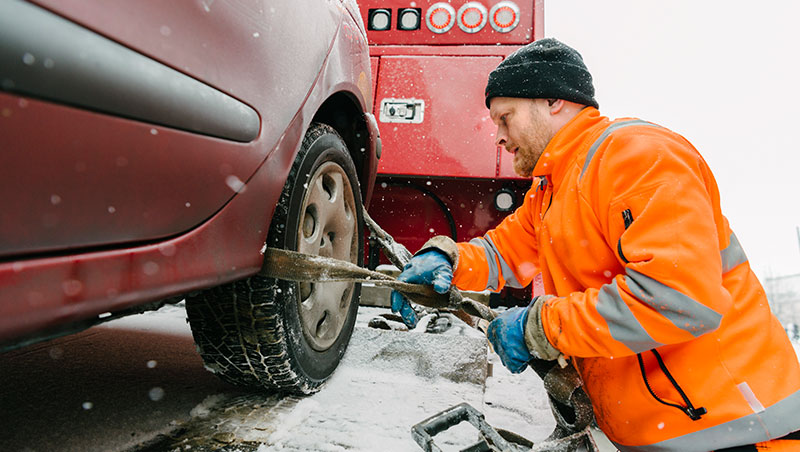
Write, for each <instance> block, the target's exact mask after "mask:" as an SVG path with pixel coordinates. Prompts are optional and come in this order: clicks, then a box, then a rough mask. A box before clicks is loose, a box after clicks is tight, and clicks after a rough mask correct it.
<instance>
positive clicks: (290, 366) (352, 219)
mask: <svg viewBox="0 0 800 452" xmlns="http://www.w3.org/2000/svg"><path fill="white" fill-rule="evenodd" d="M363 236H364V232H363V217H362V212H361V195H360V190H359V183H358V178H357V172H356V168H355V166H354V164H353V161H352V159H351V157H350V154H349V152H348V150H347V147H346V145H345V143H344V140H342V138H341V137H340V136H339V134H338V133H337V132H336V131H335V130H334V129H333V128H331V127H329V126H327V125H324V124H317V123H312V124H311V126H310V127H309V129H308V131H307V132H306V135H305V138H304V139H303V144H302V146H301V149H300V151H299V153H298V155H297V157H296V159H295V162H294V164H293V166H292V169H291V171H290V173H289V176H288V179H287V181H286V184H285V186H284V188H283V192H282V193H281V196H280V199H279V202H278V205H277V206H276V208H275V212H274V214H273V218H272V223H271V225H270V230H269V234H268V236H267V245H268V246H270V247H277V248H283V249H291V250H296V251H301V252H305V253H308V254H316V255H323V256H328V257H336V258H339V259H343V260H347V261H350V262H353V263H357V264H359V265H362V264H363V254H364V252H363ZM360 289H361V287H360V285H358V284H352V283H324V284H307V283H300V284H298V283H294V282H288V281H283V280H276V279H272V278H266V277H264V276H261V275H254V276H252V277H249V278H246V279H244V280H240V281H235V282H233V283H229V284H225V285H222V286H219V287H214V288H211V289H208V290H204V291H202V292H201V293H199V294H197V295H194V296H189V297H187V302H186V310H187V314H188V317H189V323H190V325H191V328H192V334H193V336H194V339H195V342H196V344H197V346H198V351H199V352H200V354H201V355H202V357H203V360H204V361H205V363H206V367H207V368H208V369H209V370H211V371H212V372H214V373H216V374H217V375H218V376H219V377H221V378H222V379H223V380H225V381H228V382H230V383H233V384H237V385H244V386H249V387H257V388H266V389H270V390H279V391H283V392H292V393H299V394H310V393H313V392H315V391H316V390H318V389H319V388H320V386H321V385H322V383H324V382H325V380H327V378H328V377H329V376H330V375H331V373H332V372H333V371H334V369H335V368H336V366H337V365H338V364H339V361H340V360H341V357H342V355H343V354H344V351H345V349H346V348H347V344H348V342H349V341H350V336H351V334H352V332H353V326H354V324H355V318H356V313H357V311H358V300H359V294H360Z"/></svg>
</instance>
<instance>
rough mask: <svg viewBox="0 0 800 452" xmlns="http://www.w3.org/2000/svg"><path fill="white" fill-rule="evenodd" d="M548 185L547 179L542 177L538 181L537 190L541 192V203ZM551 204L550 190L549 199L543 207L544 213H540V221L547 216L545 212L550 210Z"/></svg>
mask: <svg viewBox="0 0 800 452" xmlns="http://www.w3.org/2000/svg"><path fill="white" fill-rule="evenodd" d="M548 185H549V183H548V182H547V177H545V176H543V177H542V178H541V180H540V181H539V190H542V201H544V196H545V195H546V194H547V186H548ZM552 204H553V190H552V189H551V190H550V199H549V200H548V201H547V207H545V209H544V212H542V220H544V216H545V215H547V211H549V210H550V206H551V205H552Z"/></svg>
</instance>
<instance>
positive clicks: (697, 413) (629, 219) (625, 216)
mask: <svg viewBox="0 0 800 452" xmlns="http://www.w3.org/2000/svg"><path fill="white" fill-rule="evenodd" d="M622 221H623V223H625V230H627V229H628V228H629V227H630V226H631V224H632V223H633V213H631V209H625V210H623V211H622ZM617 252H618V253H619V257H620V258H621V259H622V260H623V261H624V262H625V263H626V264H627V263H628V259H627V258H626V257H625V255H624V254H622V237H620V238H619V240H618V241H617ZM650 352H651V353H653V355H654V356H655V357H656V361H657V362H658V367H659V368H660V369H661V371H662V372H664V375H666V376H667V379H668V380H669V382H670V383H671V384H672V386H673V387H674V388H675V389H676V390H677V391H678V394H680V396H681V398H682V399H683V401H684V403H686V406H681V405H678V404H676V403H670V402H667V401H665V400H663V399H661V398H660V397H659V396H657V395H656V393H655V392H654V391H653V388H651V387H650V382H649V381H647V374H646V373H645V371H644V359H643V358H642V354H641V353H637V354H636V359H638V360H639V371H640V372H641V373H642V380H644V385H645V386H646V387H647V391H648V392H649V393H650V395H651V396H653V398H654V399H656V401H657V402H659V403H661V404H663V405H667V406H671V407H674V408H677V409H679V410H681V411H683V412H684V414H686V415H687V416H689V419H691V420H693V421H696V420H698V419H700V418H701V417H702V416H703V415H704V414H706V413H707V412H708V410H706V409H705V408H704V407H700V408H695V407H694V405H692V401H691V400H689V397H688V396H687V395H686V393H685V392H684V391H683V389H682V388H681V387H680V385H679V384H678V382H677V381H675V378H674V377H673V376H672V374H671V373H670V371H669V369H667V365H666V364H665V363H664V360H663V359H662V358H661V354H659V353H658V351H656V349H652V350H650Z"/></svg>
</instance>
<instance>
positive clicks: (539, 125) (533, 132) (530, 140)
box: [514, 110, 551, 177]
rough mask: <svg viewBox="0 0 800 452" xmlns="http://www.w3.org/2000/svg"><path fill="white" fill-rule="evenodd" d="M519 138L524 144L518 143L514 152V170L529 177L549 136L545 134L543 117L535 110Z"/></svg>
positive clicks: (545, 126) (545, 128) (545, 127)
mask: <svg viewBox="0 0 800 452" xmlns="http://www.w3.org/2000/svg"><path fill="white" fill-rule="evenodd" d="M521 138H522V139H521V141H524V146H523V145H522V143H519V149H517V152H516V154H514V172H515V173H517V174H519V175H520V176H522V177H531V175H532V174H533V169H534V168H535V167H536V162H538V161H539V158H540V157H541V156H542V152H544V148H546V147H547V144H548V143H549V142H550V138H551V137H549V136H548V134H547V125H546V123H545V121H544V118H542V116H541V113H539V112H538V111H537V110H534V111H533V114H532V120H531V124H530V126H529V127H528V128H527V129H525V130H524V131H523V133H522V136H521Z"/></svg>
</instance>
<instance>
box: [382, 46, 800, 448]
mask: <svg viewBox="0 0 800 452" xmlns="http://www.w3.org/2000/svg"><path fill="white" fill-rule="evenodd" d="M486 105H487V107H489V110H490V115H491V118H492V120H493V121H494V122H495V124H496V125H497V145H498V146H503V147H504V148H505V149H506V150H507V151H508V152H510V153H512V154H513V155H514V169H515V171H516V172H517V173H518V174H520V175H522V176H528V177H529V176H533V184H532V187H531V189H530V191H529V192H528V193H527V195H526V196H525V200H524V202H523V204H522V206H521V207H519V208H518V209H517V210H516V211H515V212H514V213H512V214H511V215H509V216H508V217H507V218H506V219H505V220H504V221H503V222H502V223H501V224H500V225H498V226H497V228H495V229H493V230H491V231H489V232H487V233H486V235H485V236H484V237H480V238H475V239H473V240H471V241H470V242H468V243H454V242H453V241H452V240H449V239H448V238H446V237H434V238H433V239H431V241H429V242H428V243H427V244H426V245H425V246H423V248H422V250H420V252H418V253H417V255H416V256H415V257H414V258H413V259H412V260H411V262H410V263H409V265H407V266H406V269H405V270H404V271H403V273H402V274H401V276H400V279H402V280H405V281H409V282H414V283H426V284H432V285H433V286H434V288H435V289H436V290H437V291H439V292H446V291H447V290H448V289H449V287H450V285H451V284H454V285H455V286H457V287H458V288H460V289H464V290H485V289H491V290H500V289H502V288H503V287H504V286H506V285H508V286H510V287H525V286H527V285H528V284H529V283H530V282H531V280H532V279H533V278H534V277H535V276H536V275H537V274H541V277H542V280H543V282H544V288H545V292H546V293H547V295H546V296H538V297H535V298H534V300H533V301H532V302H531V304H530V305H529V306H528V307H517V308H511V309H508V310H506V311H505V312H504V313H503V314H502V315H500V316H499V317H498V318H497V319H495V320H494V321H493V322H492V323H491V324H490V325H489V330H488V336H489V340H490V341H491V342H492V345H493V346H494V349H495V351H496V352H497V353H498V354H499V355H500V357H501V359H502V361H503V364H504V365H505V366H506V367H508V368H509V369H510V370H511V371H512V372H521V371H523V370H524V369H525V368H526V366H527V364H528V362H530V361H531V360H532V359H541V360H554V359H556V358H557V357H558V356H559V355H562V354H563V355H564V356H566V357H568V358H570V360H571V363H572V365H574V366H575V368H576V369H577V370H578V373H579V374H580V376H581V378H582V379H583V385H584V389H585V391H586V393H587V394H588V395H589V398H590V399H591V401H592V406H593V410H594V413H595V417H596V420H597V423H598V425H599V426H600V428H601V429H602V430H603V432H604V433H606V435H607V436H608V437H609V439H611V441H613V442H614V443H615V444H616V445H617V446H618V447H619V449H620V450H623V451H681V452H686V451H709V450H724V449H726V448H732V449H730V450H736V451H755V450H800V364H798V360H797V356H796V355H795V353H794V350H793V348H792V346H791V344H790V342H789V339H788V337H787V335H786V333H785V331H784V330H783V328H782V327H781V325H780V323H779V322H778V320H777V319H776V318H775V317H774V316H773V315H772V313H771V312H770V309H769V305H768V303H767V299H766V296H765V294H764V290H763V288H762V287H761V284H760V283H759V281H758V279H757V278H756V276H755V274H754V273H753V272H752V270H751V269H750V266H749V264H748V261H747V257H746V256H745V253H744V250H743V249H742V247H741V245H740V244H739V242H738V240H737V239H736V236H735V235H734V234H733V232H732V230H731V229H730V227H729V225H728V221H727V219H726V218H725V217H724V216H723V215H722V212H721V210H720V201H719V192H718V189H717V185H716V182H715V180H714V177H713V175H712V174H711V170H710V169H709V168H708V165H707V164H706V162H705V161H704V160H703V158H702V157H701V156H700V154H699V153H698V152H697V150H695V149H694V147H693V146H692V145H691V144H690V143H689V142H688V141H687V140H686V139H685V138H683V137H682V136H680V135H678V134H676V133H674V132H671V131H669V130H667V129H665V128H663V127H660V126H658V125H656V124H652V123H649V122H645V121H642V120H638V119H620V120H610V119H608V118H606V117H604V116H602V115H601V114H600V112H599V111H598V104H597V102H596V101H595V99H594V87H593V85H592V77H591V75H590V74H589V72H588V71H587V69H586V66H585V65H584V63H583V59H582V57H581V56H580V54H579V53H578V52H576V51H575V50H574V49H572V48H570V47H568V46H566V45H564V44H563V43H561V42H559V41H557V40H555V39H543V40H540V41H536V42H534V43H532V44H529V45H527V46H525V47H523V48H521V49H520V50H518V51H517V52H515V53H513V54H512V55H510V56H509V57H508V58H507V59H506V60H504V61H503V62H502V63H500V65H499V66H498V67H497V68H496V69H495V70H494V71H493V72H492V73H491V74H490V75H489V81H488V84H487V87H486ZM392 309H393V310H395V311H397V312H400V313H401V315H402V316H403V318H404V319H405V321H406V323H408V324H410V325H412V324H413V323H415V321H416V320H415V314H414V311H413V309H412V308H411V307H410V306H409V305H408V302H407V300H405V299H404V298H403V297H402V296H401V295H400V294H398V293H393V294H392Z"/></svg>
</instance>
